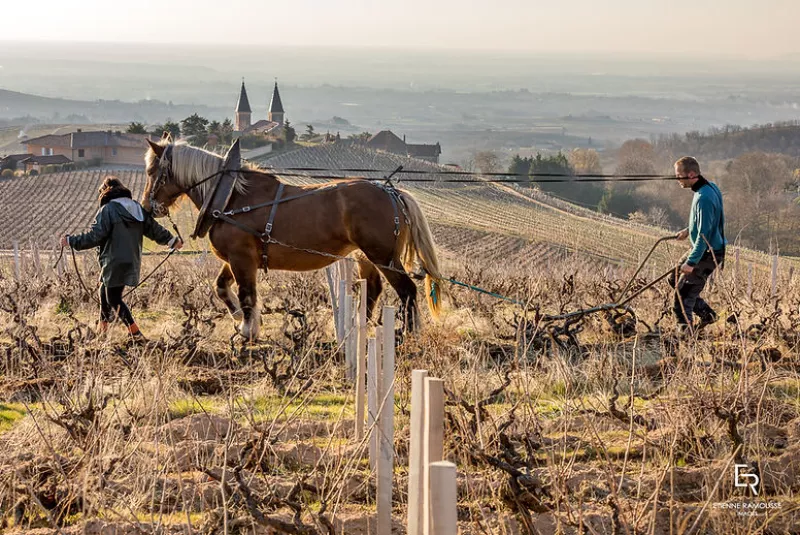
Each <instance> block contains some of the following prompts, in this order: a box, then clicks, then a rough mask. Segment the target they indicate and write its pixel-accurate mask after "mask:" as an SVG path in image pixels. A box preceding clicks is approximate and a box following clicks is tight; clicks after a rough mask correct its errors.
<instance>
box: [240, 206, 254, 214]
mask: <svg viewBox="0 0 800 535" xmlns="http://www.w3.org/2000/svg"><path fill="white" fill-rule="evenodd" d="M251 209H252V208H250V207H249V206H245V207H244V208H242V213H243V214H246V213H247V212H249V211H250V210H251Z"/></svg>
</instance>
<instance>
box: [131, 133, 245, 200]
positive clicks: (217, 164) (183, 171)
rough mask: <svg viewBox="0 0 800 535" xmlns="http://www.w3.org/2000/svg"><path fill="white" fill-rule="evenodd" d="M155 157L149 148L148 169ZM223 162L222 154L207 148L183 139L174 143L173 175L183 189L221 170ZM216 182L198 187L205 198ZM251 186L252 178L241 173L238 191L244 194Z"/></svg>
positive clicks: (209, 181)
mask: <svg viewBox="0 0 800 535" xmlns="http://www.w3.org/2000/svg"><path fill="white" fill-rule="evenodd" d="M158 144H159V145H161V146H163V147H165V146H167V145H168V144H169V143H168V142H167V141H165V140H162V141H161V142H159V143H158ZM155 158H156V154H155V152H153V151H152V150H148V151H147V155H146V157H145V161H146V163H147V168H148V169H150V166H151V165H153V163H154V160H155ZM222 162H223V157H222V156H219V155H218V154H214V153H213V152H210V151H207V150H205V149H201V148H198V147H192V146H190V145H187V144H186V143H185V142H183V141H180V142H177V143H174V144H173V146H172V175H173V176H174V177H175V181H176V182H177V183H178V185H179V186H181V188H183V189H189V188H191V187H192V186H194V185H195V184H199V183H200V182H202V181H203V179H205V178H206V177H209V176H211V175H213V174H214V173H216V172H217V171H219V170H220V168H221V167H222ZM243 168H245V169H249V168H251V166H250V165H248V164H245V165H244V166H243ZM214 184H215V181H214V180H208V181H206V182H203V183H202V184H200V185H199V186H197V189H198V190H199V192H200V193H201V194H202V197H203V198H204V199H205V198H206V196H207V195H209V194H210V192H211V188H212V186H213V185H214ZM249 186H250V180H249V179H248V178H247V175H246V174H244V173H243V174H240V175H239V177H238V179H237V180H236V191H237V192H238V193H242V194H244V193H247V188H248V187H249Z"/></svg>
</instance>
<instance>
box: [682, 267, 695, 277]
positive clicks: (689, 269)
mask: <svg viewBox="0 0 800 535" xmlns="http://www.w3.org/2000/svg"><path fill="white" fill-rule="evenodd" d="M693 272H694V266H690V265H689V264H683V265H682V266H681V273H683V274H685V275H691V274H692V273H693Z"/></svg>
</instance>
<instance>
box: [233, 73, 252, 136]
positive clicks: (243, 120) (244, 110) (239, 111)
mask: <svg viewBox="0 0 800 535" xmlns="http://www.w3.org/2000/svg"><path fill="white" fill-rule="evenodd" d="M251 114H252V110H250V101H249V100H248V99H247V90H246V89H245V88H244V78H242V89H241V91H240V92H239V101H238V102H237V103H236V113H235V121H234V125H233V128H234V130H236V131H237V132H241V131H243V130H246V129H247V128H249V127H250V116H251Z"/></svg>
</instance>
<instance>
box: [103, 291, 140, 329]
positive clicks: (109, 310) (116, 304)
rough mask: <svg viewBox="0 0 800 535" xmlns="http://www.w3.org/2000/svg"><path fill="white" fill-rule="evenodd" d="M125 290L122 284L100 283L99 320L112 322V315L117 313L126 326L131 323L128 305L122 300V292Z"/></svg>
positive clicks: (131, 318) (131, 317)
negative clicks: (107, 285)
mask: <svg viewBox="0 0 800 535" xmlns="http://www.w3.org/2000/svg"><path fill="white" fill-rule="evenodd" d="M124 290H125V287H124V286H113V287H111V288H108V287H106V285H105V284H101V285H100V320H101V321H107V322H109V323H110V322H112V321H114V317H115V316H117V315H119V319H120V320H122V323H124V324H125V325H127V326H129V327H130V326H131V325H133V316H131V311H130V309H129V308H128V305H126V304H125V303H123V302H122V293H123V291H124Z"/></svg>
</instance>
